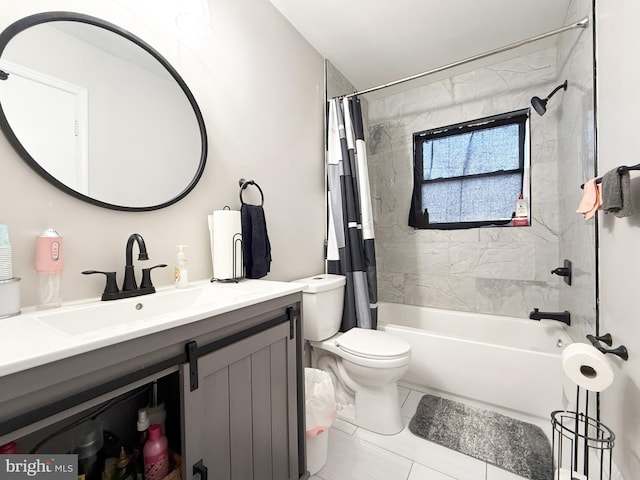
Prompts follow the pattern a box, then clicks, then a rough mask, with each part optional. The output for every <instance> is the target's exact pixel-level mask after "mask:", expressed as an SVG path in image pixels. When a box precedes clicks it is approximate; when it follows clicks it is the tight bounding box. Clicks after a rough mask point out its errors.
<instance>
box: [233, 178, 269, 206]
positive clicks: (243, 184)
mask: <svg viewBox="0 0 640 480" xmlns="http://www.w3.org/2000/svg"><path fill="white" fill-rule="evenodd" d="M238 183H239V184H240V203H241V204H242V205H247V204H246V203H244V200H243V199H242V191H243V190H244V189H245V188H247V187H248V186H249V185H253V186H254V187H256V188H257V189H258V191H259V192H260V198H261V201H260V206H263V205H264V193H262V189H261V188H260V185H258V184H257V183H256V182H254V181H253V180H245V179H244V178H241V179H240V181H239V182H238Z"/></svg>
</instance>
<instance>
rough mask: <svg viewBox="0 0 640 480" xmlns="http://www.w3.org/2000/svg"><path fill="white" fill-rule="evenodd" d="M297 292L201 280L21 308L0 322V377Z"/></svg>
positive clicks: (279, 285)
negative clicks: (143, 292) (125, 295)
mask: <svg viewBox="0 0 640 480" xmlns="http://www.w3.org/2000/svg"><path fill="white" fill-rule="evenodd" d="M303 288H304V285H302V284H296V283H290V282H274V281H269V280H241V281H240V282H238V283H211V282H209V281H202V282H194V283H193V284H191V285H189V287H187V288H186V289H177V288H175V287H167V288H160V289H158V291H157V292H156V293H155V294H151V295H143V296H139V297H133V298H127V299H121V300H111V301H107V302H101V301H100V300H99V299H94V300H90V301H83V302H76V303H69V304H63V306H62V307H60V308H56V309H51V310H35V309H33V308H28V309H23V311H22V314H20V315H18V316H15V317H10V318H5V319H0V378H1V377H3V376H5V375H10V374H13V373H17V372H20V371H23V370H27V369H29V368H33V367H37V366H40V365H44V364H47V363H50V362H54V361H57V360H62V359H64V358H68V357H72V356H74V355H78V354H81V353H86V352H90V351H92V350H96V349H98V348H102V347H107V346H110V345H114V344H116V343H120V342H125V341H128V340H133V339H135V338H139V337H143V336H145V335H150V334H153V333H157V332H161V331H163V330H168V329H170V328H175V327H180V326H183V325H187V324H189V323H193V322H197V321H199V320H203V319H205V318H210V317H213V316H216V315H220V314H223V313H227V312H230V311H232V310H236V309H239V308H243V307H247V306H250V305H255V304H258V303H261V302H264V301H268V300H272V299H275V298H279V297H283V296H286V295H289V294H293V293H296V292H300V291H302V289H303ZM92 321H93V322H92ZM58 327H59V328H58Z"/></svg>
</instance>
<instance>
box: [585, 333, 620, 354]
mask: <svg viewBox="0 0 640 480" xmlns="http://www.w3.org/2000/svg"><path fill="white" fill-rule="evenodd" d="M587 340H589V341H590V342H591V345H593V346H594V347H595V348H596V349H597V350H599V351H600V352H602V353H604V354H607V353H612V354H613V355H617V356H618V357H620V358H621V359H623V360H625V361H627V360H629V352H628V351H627V347H625V346H624V345H620V346H619V347H616V348H605V347H603V346H602V344H601V343H600V342H602V343H604V344H606V345H608V346H609V347H611V346H612V345H613V339H612V338H611V334H610V333H605V334H604V335H600V336H597V337H596V336H594V335H590V334H589V335H587Z"/></svg>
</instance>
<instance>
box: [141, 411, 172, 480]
mask: <svg viewBox="0 0 640 480" xmlns="http://www.w3.org/2000/svg"><path fill="white" fill-rule="evenodd" d="M143 455H144V480H162V479H163V478H164V477H166V476H167V475H168V474H169V442H168V441H167V437H165V436H164V435H163V434H162V429H161V427H160V425H158V424H157V423H155V424H153V425H151V426H150V427H149V430H148V432H147V441H146V442H145V444H144V449H143Z"/></svg>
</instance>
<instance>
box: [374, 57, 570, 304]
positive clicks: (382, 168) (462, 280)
mask: <svg viewBox="0 0 640 480" xmlns="http://www.w3.org/2000/svg"><path fill="white" fill-rule="evenodd" d="M556 62H557V60H556V50H555V48H547V49H544V50H541V51H538V52H534V53H528V54H526V55H523V56H521V57H519V58H515V59H512V60H508V61H503V62H501V63H498V64H495V65H492V66H486V67H483V68H478V69H476V70H474V71H470V72H468V73H464V74H460V75H456V76H453V77H451V78H448V79H444V80H441V81H438V82H435V83H432V84H430V85H426V86H421V87H418V88H413V89H410V87H407V89H406V90H405V91H404V92H402V93H396V94H393V95H390V96H387V97H384V98H378V99H375V100H371V101H370V104H369V111H368V115H369V136H368V149H369V157H368V158H369V162H370V178H371V183H372V194H373V208H374V221H375V229H376V255H377V261H378V290H379V298H380V300H382V301H390V302H399V303H407V304H414V305H426V306H432V307H439V308H447V309H454V310H463V311H473V312H480V313H489V314H501V315H514V316H518V317H526V316H528V313H529V311H531V310H532V309H533V308H534V307H539V308H540V309H541V310H556V309H557V308H558V305H559V296H558V279H557V278H556V277H554V276H552V275H551V274H550V271H551V270H552V269H553V268H555V267H557V266H558V265H557V262H558V251H559V250H558V249H559V236H558V231H559V217H558V186H557V178H558V177H557V142H558V138H557V122H558V116H559V115H560V113H559V112H561V111H562V109H563V108H564V105H563V102H562V94H559V95H558V98H554V100H555V101H554V102H550V103H549V108H548V111H547V113H546V114H545V115H544V117H540V116H538V115H537V114H536V113H535V112H533V111H532V113H531V119H530V126H531V188H532V193H531V215H532V225H531V226H530V227H491V228H482V229H468V230H414V229H412V228H411V227H409V226H407V217H408V213H409V203H410V198H411V191H412V188H413V177H412V168H413V167H412V165H413V158H412V134H413V133H414V132H418V131H421V130H427V129H431V128H436V127H440V126H445V125H451V124H454V123H459V122H464V121H466V120H474V119H477V118H481V117H486V116H490V115H495V114H500V113H504V112H509V111H513V110H518V109H522V108H527V107H529V105H530V103H529V101H530V99H531V97H532V96H534V95H538V96H546V95H547V93H548V92H549V91H551V90H552V89H553V88H554V87H555V86H556V82H557V70H556ZM515 201H516V199H514V207H515Z"/></svg>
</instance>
